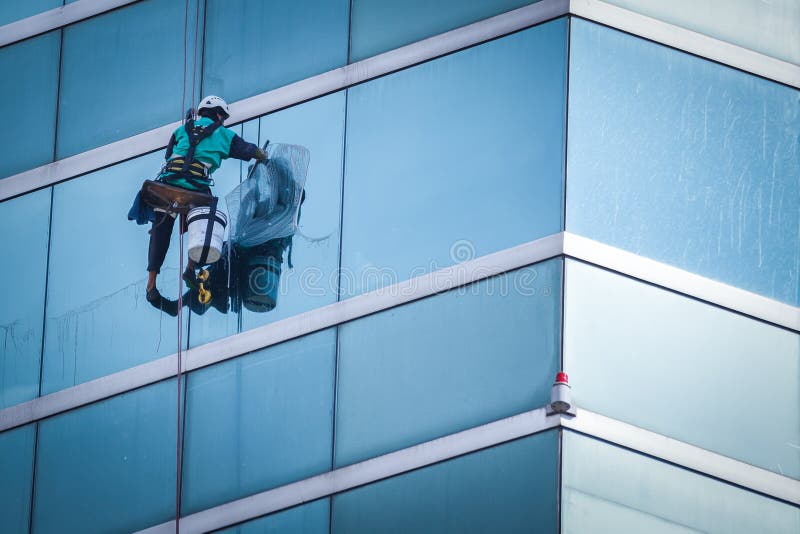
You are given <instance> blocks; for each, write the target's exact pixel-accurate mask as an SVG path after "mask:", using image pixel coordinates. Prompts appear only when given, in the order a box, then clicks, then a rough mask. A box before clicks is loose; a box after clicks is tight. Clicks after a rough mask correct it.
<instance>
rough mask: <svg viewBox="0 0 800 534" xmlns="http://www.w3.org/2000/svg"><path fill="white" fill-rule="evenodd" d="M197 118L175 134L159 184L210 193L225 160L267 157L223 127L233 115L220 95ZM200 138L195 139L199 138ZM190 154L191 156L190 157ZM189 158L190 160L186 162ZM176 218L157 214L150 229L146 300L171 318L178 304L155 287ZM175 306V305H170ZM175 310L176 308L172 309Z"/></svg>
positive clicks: (189, 269) (206, 101)
mask: <svg viewBox="0 0 800 534" xmlns="http://www.w3.org/2000/svg"><path fill="white" fill-rule="evenodd" d="M197 114H198V119H197V120H196V121H191V120H190V121H187V123H186V124H185V125H183V126H180V127H178V129H176V130H175V132H174V133H173V134H172V137H171V138H170V140H169V144H168V145H167V152H166V154H165V159H166V160H167V162H166V164H165V165H164V167H163V169H162V171H161V174H160V176H159V177H158V180H159V181H162V182H165V183H167V184H169V185H173V186H177V187H182V188H184V189H188V190H190V191H199V192H204V193H208V194H211V187H210V186H211V185H212V181H211V179H210V178H209V176H210V175H211V174H212V173H213V172H214V171H216V170H217V168H219V166H220V163H221V162H222V160H223V159H227V158H235V159H240V160H244V161H248V160H250V159H253V158H255V159H257V160H260V161H264V160H266V159H267V155H266V154H265V153H264V151H263V150H261V149H260V148H259V147H258V146H256V145H254V144H252V143H248V142H246V141H245V140H244V139H242V138H241V137H239V136H238V135H236V134H235V133H234V132H233V131H231V130H229V129H228V128H225V127H224V126H222V123H223V122H225V120H226V119H227V118H228V117H229V116H230V113H229V110H228V104H227V103H226V102H225V101H224V100H223V99H221V98H220V97H218V96H207V97H205V98H203V100H202V101H201V102H200V105H198V106H197ZM192 136H199V138H200V141H199V142H198V143H197V144H196V147H195V150H194V157H193V158H192V157H191V154H190V153H191V150H190V146H191V137H192ZM196 138H197V137H195V139H196ZM187 154H188V155H189V157H188V158H187ZM187 159H189V161H186V160H187ZM174 223H175V215H174V214H169V213H166V212H164V211H163V210H161V211H159V210H157V211H156V217H155V221H153V225H152V228H151V230H150V249H149V253H148V262H147V271H148V274H149V277H148V279H147V301H148V302H150V303H151V304H152V305H153V306H155V307H157V308H160V309H162V310H164V311H166V312H167V313H170V315H174V313H172V312H175V313H177V306H176V305H175V303H171V302H170V301H168V300H166V299H164V298H163V297H162V296H161V294H160V293H159V292H158V289H157V288H156V276H157V275H158V273H159V272H160V270H161V266H162V265H163V264H164V258H165V257H166V255H167V250H168V249H169V240H170V236H171V235H172V227H173V225H174ZM194 269H195V265H194V262H193V261H192V260H191V259H189V261H188V264H187V266H186V271H185V272H184V274H183V276H184V279H186V280H187V283H190V284H191V283H192V282H193V280H194ZM170 304H172V306H170ZM173 308H174V309H173Z"/></svg>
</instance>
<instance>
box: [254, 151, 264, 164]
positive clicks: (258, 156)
mask: <svg viewBox="0 0 800 534" xmlns="http://www.w3.org/2000/svg"><path fill="white" fill-rule="evenodd" d="M253 157H254V158H256V159H257V160H258V161H263V162H264V163H266V162H267V153H266V152H264V151H263V150H262V149H260V148H257V149H256V153H255V155H254V156H253Z"/></svg>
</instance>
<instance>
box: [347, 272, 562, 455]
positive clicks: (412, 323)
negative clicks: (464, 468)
mask: <svg viewBox="0 0 800 534" xmlns="http://www.w3.org/2000/svg"><path fill="white" fill-rule="evenodd" d="M560 290H561V260H550V261H548V262H544V263H541V264H538V265H536V266H534V267H529V268H526V269H523V270H521V271H516V272H512V273H508V274H507V275H501V276H500V277H496V278H490V279H488V280H484V281H481V282H477V283H476V284H474V285H472V286H468V287H465V288H460V289H456V290H452V291H449V292H447V293H444V294H441V295H436V296H433V297H429V298H427V299H424V300H421V301H418V302H414V303H412V304H407V305H405V306H402V307H399V308H393V309H391V310H388V311H384V312H381V313H378V314H375V315H371V316H369V317H365V318H363V319H359V320H357V321H353V322H351V323H347V324H345V325H342V326H341V327H340V331H339V369H338V387H337V399H336V400H337V405H336V419H337V423H336V467H340V466H343V465H348V464H351V463H354V462H358V461H361V460H365V459H367V458H371V457H373V456H378V455H380V454H384V453H387V452H390V451H393V450H397V449H402V448H404V447H408V446H410V445H414V444H416V443H420V442H424V441H428V440H431V439H434V438H437V437H440V436H444V435H447V434H452V433H453V432H458V431H459V430H465V429H467V428H470V427H473V426H477V425H480V424H483V423H488V422H490V421H493V420H495V419H500V418H503V417H508V416H511V415H514V414H517V413H521V412H524V411H527V410H532V409H534V408H537V407H539V406H542V405H544V404H546V403H547V401H548V400H549V394H550V385H551V381H552V378H553V377H554V376H555V373H556V372H557V371H558V365H559V363H558V359H559V358H558V348H559V346H560V339H559V337H560V328H559V323H560V318H561V306H560V303H561V298H560Z"/></svg>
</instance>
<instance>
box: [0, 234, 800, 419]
mask: <svg viewBox="0 0 800 534" xmlns="http://www.w3.org/2000/svg"><path fill="white" fill-rule="evenodd" d="M562 256H565V257H569V258H575V259H578V260H581V261H585V262H587V263H590V264H592V265H595V266H597V267H601V268H607V269H610V270H612V271H616V272H620V273H622V274H625V275H628V276H631V277H632V278H634V279H639V280H641V281H644V282H647V283H651V284H654V285H657V286H659V287H662V288H665V289H667V290H672V291H675V292H677V293H679V294H683V295H685V296H687V297H690V298H696V299H699V300H702V301H704V302H708V303H710V304H713V305H717V306H720V307H723V308H725V309H728V310H731V311H733V312H736V313H740V314H743V315H745V316H748V317H751V318H754V319H757V320H761V321H764V322H768V323H771V324H774V325H776V326H779V327H781V328H786V329H789V330H793V331H794V332H800V308H797V307H794V306H790V305H788V304H784V303H782V302H778V301H774V300H770V299H767V298H765V297H762V296H760V295H756V294H754V293H750V292H747V291H744V290H742V289H739V288H736V287H733V286H728V285H726V284H721V283H719V282H716V281H713V280H709V279H707V278H703V277H701V276H698V275H695V274H693V273H689V272H686V271H683V270H681V269H677V268H675V267H671V266H668V265H664V264H662V263H659V262H657V261H654V260H651V259H648V258H643V257H641V256H637V255H635V254H631V253H629V252H626V251H623V250H620V249H617V248H614V247H611V246H609V245H604V244H602V243H598V242H596V241H592V240H591V239H587V238H584V237H580V236H576V235H574V234H570V233H569V232H560V233H557V234H552V235H549V236H546V237H543V238H541V239H537V240H535V241H530V242H528V243H524V244H522V245H517V246H515V247H511V248H508V249H505V250H501V251H499V252H495V253H493V254H488V255H485V256H481V257H478V258H475V259H473V260H469V261H466V262H463V263H459V264H456V265H453V266H450V267H446V268H443V269H440V270H438V271H434V272H431V273H428V274H425V275H422V276H418V277H416V278H412V279H410V280H405V281H403V282H399V283H397V284H393V285H390V286H386V287H382V288H379V289H376V290H374V291H371V292H369V293H364V294H362V295H358V296H355V297H351V298H347V299H345V300H341V301H339V302H335V303H333V304H329V305H327V306H323V307H320V308H316V309H313V310H311V311H308V312H305V313H301V314H299V315H295V316H292V317H288V318H286V319H282V320H280V321H275V322H274V323H270V324H267V325H264V326H260V327H257V328H254V329H252V330H247V331H245V332H241V333H239V334H234V335H232V336H229V337H225V338H222V339H219V340H216V341H212V342H210V343H206V344H205V345H200V346H198V347H194V348H192V349H189V350H188V351H184V352H183V362H182V363H183V365H182V367H183V368H184V369H185V370H186V372H191V371H194V370H197V369H200V368H203V367H206V366H209V365H214V364H216V363H220V362H223V361H226V360H229V359H231V358H236V357H238V356H242V355H244V354H248V353H251V352H253V351H256V350H261V349H264V348H266V347H270V346H272V345H276V344H278V343H282V342H284V341H288V340H290V339H295V338H298V337H301V336H304V335H307V334H311V333H313V332H318V331H320V330H324V329H326V328H331V327H334V326H337V325H339V324H342V323H346V322H348V321H353V320H356V319H359V318H361V317H365V316H367V315H371V314H373V313H378V312H380V311H383V310H387V309H390V308H394V307H396V306H401V305H403V304H407V303H409V302H413V301H416V300H419V299H422V298H426V297H429V296H431V295H436V294H439V293H443V292H446V291H449V290H451V289H456V288H458V287H462V286H465V285H468V284H471V283H473V282H477V281H479V280H483V279H486V278H490V277H493V276H497V275H500V274H502V273H506V272H509V271H513V270H515V269H519V268H522V267H526V266H529V265H532V264H535V263H538V262H541V261H544V260H547V259H551V258H555V257H562ZM176 358H177V354H172V355H170V356H165V357H162V358H159V359H157V360H153V361H151V362H147V363H143V364H141V365H138V366H136V367H131V368H129V369H125V370H123V371H119V372H116V373H113V374H109V375H106V376H102V377H100V378H96V379H94V380H91V381H89V382H84V383H82V384H78V385H75V386H72V387H69V388H66V389H63V390H60V391H56V392H54V393H50V394H48V395H44V396H41V397H38V398H35V399H32V400H29V401H26V402H23V403H20V404H16V405H13V406H10V407H8V408H5V409H2V410H0V432H2V431H4V430H9V429H11V428H16V427H19V426H22V425H25V424H28V423H32V422H34V421H38V420H40V419H44V418H47V417H51V416H54V415H57V414H59V413H63V412H66V411H69V410H72V409H75V408H79V407H81V406H84V405H87V404H91V403H94V402H97V401H100V400H103V399H106V398H109V397H112V396H114V395H118V394H120V393H125V392H127V391H131V390H134V389H137V388H140V387H144V386H147V385H149V384H154V383H156V382H159V381H161V380H165V379H168V378H172V377H174V376H175V369H176V368H177V363H178V362H177V359H176Z"/></svg>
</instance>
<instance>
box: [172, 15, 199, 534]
mask: <svg viewBox="0 0 800 534" xmlns="http://www.w3.org/2000/svg"><path fill="white" fill-rule="evenodd" d="M188 32H189V0H186V2H185V7H184V14H183V88H182V91H181V105H180V119H183V116H184V112H183V109H184V105H185V104H186V70H187V68H186V63H187V59H188V54H187V47H188V44H187V41H188V40H189V35H188ZM194 55H195V57H196V56H197V33H196V32H195V50H194ZM192 102H194V76H193V77H192ZM192 105H194V104H192ZM176 217H177V218H178V241H179V242H180V251H179V254H180V257H179V260H178V336H177V337H178V372H177V389H178V392H177V397H176V399H177V408H176V418H175V419H176V429H175V534H180V529H181V485H182V480H181V478H182V476H181V475H182V473H181V471H182V466H183V458H182V452H183V451H182V449H183V447H182V445H183V424H182V417H181V401H182V399H181V382H182V381H183V376H182V375H183V279H182V276H183V222H184V221H183V216H182V215H176Z"/></svg>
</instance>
